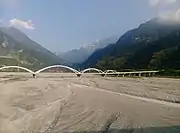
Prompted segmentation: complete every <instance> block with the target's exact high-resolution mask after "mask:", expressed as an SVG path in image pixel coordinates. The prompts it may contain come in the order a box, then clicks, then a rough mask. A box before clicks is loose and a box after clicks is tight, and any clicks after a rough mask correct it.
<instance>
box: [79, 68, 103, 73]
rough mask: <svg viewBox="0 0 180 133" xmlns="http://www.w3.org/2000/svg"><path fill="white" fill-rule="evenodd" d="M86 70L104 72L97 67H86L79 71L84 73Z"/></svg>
mask: <svg viewBox="0 0 180 133" xmlns="http://www.w3.org/2000/svg"><path fill="white" fill-rule="evenodd" d="M87 71H96V72H98V73H104V72H103V71H102V70H100V69H97V68H87V69H84V70H82V71H81V73H82V74H83V73H85V72H87Z"/></svg>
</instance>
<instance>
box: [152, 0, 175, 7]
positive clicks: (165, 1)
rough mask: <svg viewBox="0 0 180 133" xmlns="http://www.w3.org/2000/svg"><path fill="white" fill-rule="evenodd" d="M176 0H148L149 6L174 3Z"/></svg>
mask: <svg viewBox="0 0 180 133" xmlns="http://www.w3.org/2000/svg"><path fill="white" fill-rule="evenodd" d="M176 2H177V0H149V4H150V5H151V6H158V5H168V4H174V3H176Z"/></svg>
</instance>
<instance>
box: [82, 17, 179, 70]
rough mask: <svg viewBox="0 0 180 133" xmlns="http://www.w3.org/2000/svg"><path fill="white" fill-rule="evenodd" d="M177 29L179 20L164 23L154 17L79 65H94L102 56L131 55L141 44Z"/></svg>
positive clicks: (162, 36)
mask: <svg viewBox="0 0 180 133" xmlns="http://www.w3.org/2000/svg"><path fill="white" fill-rule="evenodd" d="M179 30H180V23H179V22H172V23H166V22H165V21H164V20H162V19H161V18H154V19H152V20H150V21H147V22H145V23H143V24H140V26H139V27H138V28H135V29H132V30H130V31H127V32H126V33H125V34H124V35H122V36H121V37H120V38H119V40H118V41H117V42H116V43H114V44H111V45H108V46H107V47H105V48H103V49H99V50H97V51H95V52H94V53H93V54H92V55H91V56H90V57H89V58H88V59H87V60H86V61H85V62H84V63H82V65H81V66H80V67H83V68H84V67H91V66H95V65H96V64H97V63H98V62H100V61H101V60H103V58H106V59H107V58H110V57H112V58H118V57H121V56H122V55H124V54H125V55H126V56H128V55H132V54H133V52H135V51H136V50H138V49H140V48H141V47H142V45H143V46H145V45H147V44H149V43H151V42H153V41H156V40H159V39H161V38H164V37H166V36H168V35H169V34H171V33H174V32H176V31H179ZM134 44H137V45H134ZM138 44H142V45H138Z"/></svg>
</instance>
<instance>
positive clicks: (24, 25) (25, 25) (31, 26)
mask: <svg viewBox="0 0 180 133" xmlns="http://www.w3.org/2000/svg"><path fill="white" fill-rule="evenodd" d="M9 23H10V26H17V27H20V28H25V29H29V30H34V29H35V25H34V24H33V23H32V21H31V20H28V21H24V20H19V19H16V18H14V19H11V20H10V21H9Z"/></svg>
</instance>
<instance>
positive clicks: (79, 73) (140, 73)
mask: <svg viewBox="0 0 180 133" xmlns="http://www.w3.org/2000/svg"><path fill="white" fill-rule="evenodd" d="M8 68H17V69H22V70H24V71H27V72H29V73H31V74H32V75H33V78H35V77H36V75H37V74H39V73H41V72H43V71H45V70H47V69H50V68H66V69H68V70H70V71H72V72H74V73H75V74H76V75H77V76H78V77H80V76H81V75H82V74H84V73H86V72H88V71H95V72H97V73H98V74H101V75H102V76H106V75H110V74H116V75H117V76H119V75H122V76H123V77H124V76H125V75H129V76H131V75H133V74H138V75H139V76H141V75H142V74H149V75H151V74H155V73H157V72H159V71H135V72H117V71H115V70H106V71H104V72H103V71H102V70H100V69H97V68H87V69H84V70H82V71H80V72H79V71H78V70H76V69H74V68H71V67H68V66H65V65H52V66H48V67H45V68H42V69H40V70H38V71H36V72H34V71H32V70H30V69H28V68H25V67H21V66H3V67H1V68H0V70H3V69H8Z"/></svg>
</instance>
